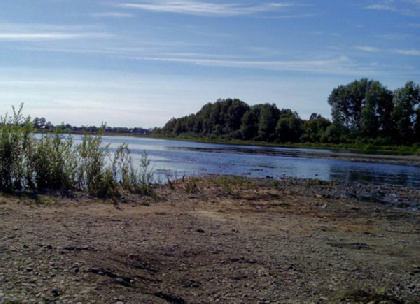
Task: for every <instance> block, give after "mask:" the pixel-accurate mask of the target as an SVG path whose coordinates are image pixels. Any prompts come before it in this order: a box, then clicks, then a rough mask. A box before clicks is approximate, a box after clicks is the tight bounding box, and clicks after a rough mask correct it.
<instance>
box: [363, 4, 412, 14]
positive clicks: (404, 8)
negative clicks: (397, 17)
mask: <svg viewBox="0 0 420 304" xmlns="http://www.w3.org/2000/svg"><path fill="white" fill-rule="evenodd" d="M365 9H370V10H380V11H390V12H395V13H399V14H403V15H407V16H419V15H420V1H418V0H400V1H394V0H382V1H379V0H378V1H377V3H374V4H371V5H367V6H365Z"/></svg>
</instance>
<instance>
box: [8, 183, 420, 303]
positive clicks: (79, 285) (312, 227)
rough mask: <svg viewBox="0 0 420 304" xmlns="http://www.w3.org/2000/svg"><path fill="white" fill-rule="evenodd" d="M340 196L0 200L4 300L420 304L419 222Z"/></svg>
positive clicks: (174, 193)
mask: <svg viewBox="0 0 420 304" xmlns="http://www.w3.org/2000/svg"><path fill="white" fill-rule="evenodd" d="M348 187H349V185H331V184H326V183H320V184H316V183H314V182H310V181H304V180H290V179H289V180H285V181H281V182H274V181H267V180H265V181H250V180H243V179H241V180H240V181H239V180H237V179H232V180H231V181H228V180H227V179H224V180H219V181H217V182H215V181H210V180H195V181H190V182H185V183H178V184H177V185H175V188H176V189H174V190H170V189H169V187H162V188H161V189H158V193H159V196H160V197H161V199H160V200H158V201H157V202H154V201H151V200H150V199H146V198H139V197H135V196H127V197H125V198H124V199H123V201H124V203H120V204H119V205H118V206H114V205H113V204H112V203H103V202H100V201H98V200H93V199H84V198H78V199H72V200H68V199H62V198H54V197H43V198H41V199H38V202H39V201H42V202H43V204H41V205H39V204H38V205H37V204H35V202H34V200H32V199H28V198H4V197H3V198H0V303H119V304H121V303H343V302H344V303H419V302H420V237H419V234H420V218H419V213H415V212H410V211H409V210H399V209H395V208H394V207H393V206H389V205H382V204H377V203H376V202H373V203H372V202H370V203H365V202H364V203H361V202H360V199H358V198H357V196H355V197H353V196H352V195H346V193H347V192H348V190H349V189H348ZM352 187H356V186H355V185H353V186H352ZM365 188H369V187H367V186H366V187H365ZM372 188H374V187H373V186H372ZM355 189H356V190H355V191H357V192H358V193H360V192H362V190H363V189H364V188H363V189H362V190H361V189H359V188H357V187H356V188H355ZM365 190H366V189H364V190H363V191H365ZM346 191H347V192H346ZM372 191H382V192H384V191H388V192H389V191H391V192H392V193H389V194H390V195H391V194H392V197H394V198H395V199H396V200H397V201H398V199H399V197H402V196H405V197H407V196H409V197H410V198H411V200H416V199H418V198H420V191H418V190H412V189H404V188H392V187H391V188H387V189H379V190H378V189H377V188H374V189H371V193H372ZM385 196H386V195H385ZM375 301H376V302H375ZM381 301H382V302H381Z"/></svg>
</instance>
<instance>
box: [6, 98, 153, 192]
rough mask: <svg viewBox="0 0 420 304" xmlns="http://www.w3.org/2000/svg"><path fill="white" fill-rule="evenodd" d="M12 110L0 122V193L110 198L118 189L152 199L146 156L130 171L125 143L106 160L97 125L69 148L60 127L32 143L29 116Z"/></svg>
mask: <svg viewBox="0 0 420 304" xmlns="http://www.w3.org/2000/svg"><path fill="white" fill-rule="evenodd" d="M12 108H13V116H11V117H9V116H8V115H5V116H4V117H1V118H0V124H1V125H0V191H6V192H13V191H17V190H19V191H20V190H25V189H31V190H32V191H44V190H60V191H61V193H63V194H65V193H67V192H68V191H70V190H81V191H87V192H89V193H90V194H92V195H96V196H100V197H115V196H116V195H117V194H118V191H119V190H120V189H124V190H129V191H133V192H138V193H141V194H145V195H154V192H153V189H152V187H151V185H152V182H153V178H154V173H153V170H152V169H151V168H150V161H149V159H148V157H147V154H146V152H144V153H143V155H142V158H141V161H140V168H139V170H136V169H135V168H134V165H133V160H132V157H131V155H130V150H129V149H128V145H127V144H123V145H121V146H120V147H118V148H117V150H116V152H115V153H114V155H113V158H112V157H111V153H110V152H109V145H103V143H102V134H103V131H104V129H105V126H102V128H101V129H100V131H99V132H98V133H96V134H93V135H92V134H88V133H85V134H84V135H83V136H82V139H81V142H80V143H79V144H77V145H75V144H74V141H73V137H72V136H71V135H65V134H64V130H65V129H64V127H59V128H56V130H55V131H54V133H48V134H43V135H42V136H41V138H39V139H36V138H35V136H34V128H33V125H32V123H31V122H30V117H27V118H24V117H23V115H22V108H23V105H21V106H20V108H19V110H17V111H16V110H15V108H14V107H12Z"/></svg>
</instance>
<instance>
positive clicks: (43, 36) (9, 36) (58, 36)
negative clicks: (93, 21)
mask: <svg viewBox="0 0 420 304" xmlns="http://www.w3.org/2000/svg"><path fill="white" fill-rule="evenodd" d="M107 37H111V35H109V34H107V33H0V40H9V41H36V40H69V39H82V38H107Z"/></svg>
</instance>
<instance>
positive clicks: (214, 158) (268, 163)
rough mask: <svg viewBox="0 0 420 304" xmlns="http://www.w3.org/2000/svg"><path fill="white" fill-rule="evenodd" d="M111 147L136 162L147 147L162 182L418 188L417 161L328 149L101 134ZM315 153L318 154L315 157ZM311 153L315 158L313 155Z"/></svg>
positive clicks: (418, 169) (419, 184) (419, 179)
mask: <svg viewBox="0 0 420 304" xmlns="http://www.w3.org/2000/svg"><path fill="white" fill-rule="evenodd" d="M103 141H104V143H110V148H111V150H113V149H115V148H116V147H117V146H119V145H120V144H122V143H127V144H128V145H129V148H130V151H131V153H132V155H133V157H134V159H135V161H139V160H140V158H141V154H142V153H143V152H144V151H145V152H146V153H147V155H148V157H149V159H150V160H151V163H152V166H153V169H154V171H155V172H156V173H157V174H158V176H160V178H161V179H162V180H164V181H165V180H166V178H167V176H170V177H171V178H176V177H182V176H199V175H205V174H222V175H238V176H250V177H270V178H281V177H283V176H287V177H299V178H310V179H319V180H324V181H339V182H342V181H349V182H370V183H377V184H392V185H401V186H408V187H412V188H420V167H419V166H417V165H402V164H389V163H381V162H372V163H370V162H357V161H348V160H338V159H328V158H325V157H328V155H332V154H333V153H335V152H333V151H330V150H315V149H297V148H277V147H255V146H236V145H225V144H209V143H198V142H187V141H173V140H163V139H151V138H135V137H114V136H104V137H103ZM318 154H319V158H318V157H316V155H318ZM314 155H315V156H314Z"/></svg>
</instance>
